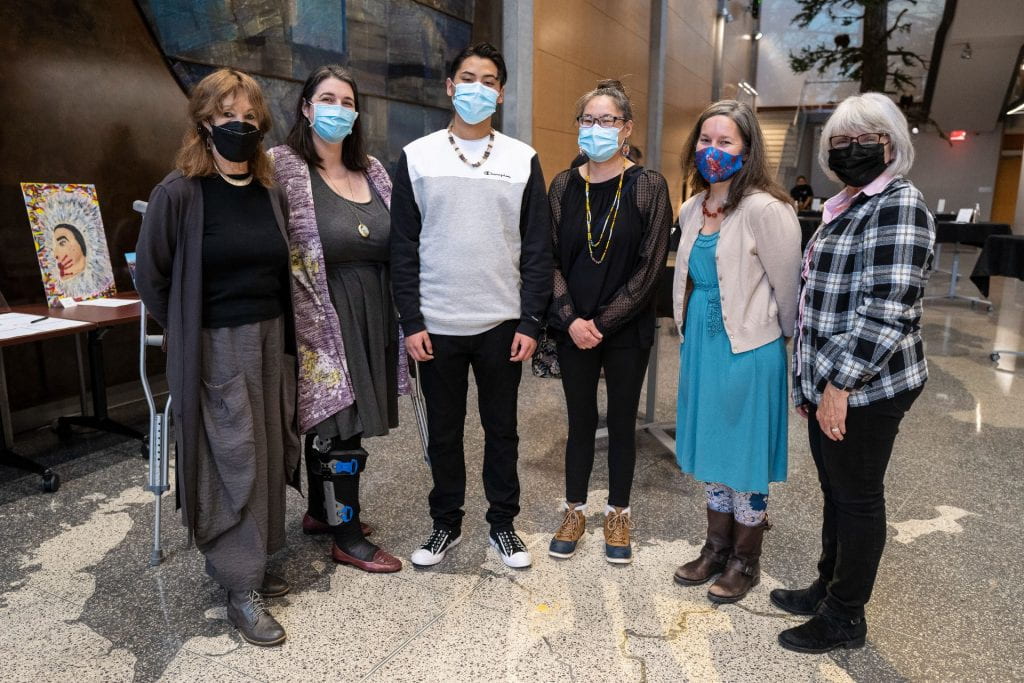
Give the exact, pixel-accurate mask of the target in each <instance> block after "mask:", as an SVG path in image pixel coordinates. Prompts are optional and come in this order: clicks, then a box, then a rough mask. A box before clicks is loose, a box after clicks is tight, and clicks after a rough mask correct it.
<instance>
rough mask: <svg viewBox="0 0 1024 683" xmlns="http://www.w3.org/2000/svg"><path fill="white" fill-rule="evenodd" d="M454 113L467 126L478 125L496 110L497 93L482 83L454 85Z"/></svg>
mask: <svg viewBox="0 0 1024 683" xmlns="http://www.w3.org/2000/svg"><path fill="white" fill-rule="evenodd" d="M452 104H453V105H455V112H456V113H457V114H458V115H459V118H461V119H462V120H463V121H465V122H466V123H468V124H469V125H471V126H472V125H475V124H477V123H480V122H481V121H483V120H484V119H486V118H487V117H488V116H491V115H492V114H494V112H495V110H496V109H497V108H498V91H497V90H495V89H494V88H488V87H487V86H486V85H484V84H483V83H456V84H455V96H454V97H452Z"/></svg>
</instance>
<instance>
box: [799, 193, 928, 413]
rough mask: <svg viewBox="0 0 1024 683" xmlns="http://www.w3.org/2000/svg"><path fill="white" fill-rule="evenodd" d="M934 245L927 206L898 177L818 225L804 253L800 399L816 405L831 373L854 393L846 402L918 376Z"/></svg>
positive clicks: (924, 372) (924, 374)
mask: <svg viewBox="0 0 1024 683" xmlns="http://www.w3.org/2000/svg"><path fill="white" fill-rule="evenodd" d="M934 246H935V223H934V221H933V219H932V215H931V213H930V212H929V211H928V209H927V207H926V206H925V203H924V199H923V198H922V196H921V193H920V192H919V191H918V190H917V188H915V187H914V186H913V185H912V184H911V183H910V182H909V181H907V180H905V179H903V178H896V179H895V180H893V181H892V182H891V183H889V185H887V186H886V187H885V188H884V189H883V190H881V191H880V192H878V193H877V194H875V195H867V194H859V195H857V196H856V197H854V198H853V200H852V201H851V202H850V205H849V206H848V207H847V208H846V210H845V211H843V212H842V213H841V214H840V215H839V216H837V217H836V218H835V219H833V220H832V222H830V223H826V224H823V225H822V226H821V227H819V228H818V230H817V232H815V233H814V236H813V237H811V240H810V242H809V243H808V245H807V248H806V250H805V252H804V258H805V263H806V265H807V268H806V269H805V277H804V282H803V289H802V290H801V292H800V297H801V316H800V318H799V319H798V320H797V329H796V330H795V333H796V335H797V342H796V343H795V344H794V345H793V349H794V351H793V355H794V358H793V372H794V375H795V376H794V379H793V401H794V403H795V404H796V405H801V404H804V403H807V402H810V403H813V404H815V405H817V404H818V403H819V402H820V401H821V392H822V391H823V390H824V389H825V385H826V383H829V382H831V383H832V384H833V385H834V386H835V387H837V388H839V389H845V390H848V391H850V392H851V393H850V398H849V405H851V406H865V405H869V404H871V403H875V402H877V401H880V400H883V399H887V398H892V397H893V396H895V395H896V394H899V393H902V392H904V391H908V390H910V389H914V388H916V387H919V386H921V385H922V384H924V382H925V380H926V379H928V364H927V362H926V361H925V358H924V345H923V342H922V340H921V312H922V308H921V297H922V296H923V295H924V288H925V284H926V283H927V281H928V275H929V271H930V269H931V263H932V256H933V250H934Z"/></svg>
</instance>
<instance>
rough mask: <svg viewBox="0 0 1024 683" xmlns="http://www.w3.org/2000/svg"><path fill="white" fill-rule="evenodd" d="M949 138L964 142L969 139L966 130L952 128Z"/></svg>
mask: <svg viewBox="0 0 1024 683" xmlns="http://www.w3.org/2000/svg"><path fill="white" fill-rule="evenodd" d="M949 139H950V140H952V141H953V142H963V141H964V140H966V139H967V131H966V130H951V131H949Z"/></svg>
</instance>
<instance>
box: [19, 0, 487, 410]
mask: <svg viewBox="0 0 1024 683" xmlns="http://www.w3.org/2000/svg"><path fill="white" fill-rule="evenodd" d="M501 5H502V3H501V2H500V0H137V1H135V2H133V1H132V0H7V1H6V2H3V3H0V106H2V109H0V111H2V112H3V121H2V125H0V158H2V159H3V164H2V166H0V216H2V218H3V220H2V222H0V291H2V292H3V293H4V294H5V295H6V296H7V299H8V300H9V302H10V303H11V304H12V305H15V304H20V303H41V302H43V301H44V297H43V288H42V284H41V281H40V275H39V268H38V265H37V262H36V258H35V251H34V249H33V246H32V239H31V235H30V232H29V227H28V221H27V219H26V217H25V209H24V204H23V202H22V198H21V192H20V188H19V186H18V183H19V182H22V181H34V182H75V183H92V184H95V185H96V190H97V193H98V194H99V201H100V210H101V213H102V216H103V223H104V227H105V229H106V234H107V242H108V245H109V247H110V254H111V260H112V262H113V265H114V272H115V277H116V280H117V286H118V289H119V290H122V291H123V290H129V289H131V285H130V280H129V277H128V274H127V269H126V267H125V264H124V253H125V252H127V251H133V250H134V244H135V241H136V239H137V237H138V229H139V223H140V220H139V217H138V215H137V214H135V213H134V212H133V211H132V209H131V204H132V201H133V200H135V199H145V198H147V197H148V196H149V192H150V190H151V188H152V187H153V185H155V184H156V183H157V182H159V180H160V178H162V177H163V176H164V175H165V174H166V173H167V172H168V171H169V170H170V168H171V165H172V163H173V157H174V153H175V151H176V150H177V147H178V143H179V141H180V139H181V134H182V132H183V131H184V129H185V122H186V117H185V106H186V97H185V95H184V93H183V90H182V88H185V89H186V90H187V89H188V88H189V87H190V86H191V85H192V84H194V83H195V82H197V81H198V80H199V79H200V78H202V77H203V76H205V75H206V74H207V73H209V72H210V71H212V70H213V69H215V68H217V67H219V66H234V67H237V68H241V69H244V70H246V71H249V72H250V73H252V74H253V75H254V76H255V77H256V78H257V80H259V82H260V83H261V84H262V86H263V87H264V89H265V91H266V93H267V95H268V97H269V99H270V102H271V107H272V110H273V113H274V118H275V126H274V128H275V129H274V131H272V133H271V136H270V140H269V142H270V143H271V144H273V143H275V142H278V141H280V140H281V139H282V138H283V137H284V135H285V134H286V133H287V130H288V129H289V127H290V126H291V124H292V112H293V109H294V105H295V100H296V98H297V97H298V91H299V87H300V86H301V83H302V81H303V80H304V79H305V77H306V75H307V73H308V72H309V71H310V70H311V69H312V68H314V67H316V66H319V65H320V64H324V63H327V62H340V63H342V64H345V65H348V66H349V67H350V68H351V69H352V70H353V72H354V74H355V76H356V79H357V81H358V83H359V85H360V90H361V93H362V94H363V102H362V107H361V109H362V112H361V116H362V117H363V118H362V120H363V121H366V122H367V123H368V124H369V127H368V146H369V151H370V153H371V154H374V155H375V156H377V157H379V158H380V159H381V160H382V161H384V162H385V164H386V165H388V166H391V165H392V164H393V163H394V162H395V161H397V159H398V156H399V154H400V152H401V148H402V147H403V146H404V145H405V144H406V143H408V142H409V141H411V140H413V139H415V138H417V137H419V136H421V135H423V134H425V133H427V132H429V131H432V130H436V129H437V128H440V127H442V126H444V125H446V124H447V122H448V120H449V117H450V102H449V101H448V99H447V97H446V95H445V92H444V77H445V72H446V68H447V65H448V62H449V61H450V60H451V58H452V57H453V56H454V54H455V53H456V52H457V51H458V50H459V49H461V48H462V46H464V45H465V44H466V43H468V42H469V41H470V40H481V39H484V40H491V42H494V43H495V44H498V45H499V47H500V35H501ZM136 339H137V335H136V332H135V330H134V329H125V328H121V329H115V330H113V331H111V332H110V333H109V334H108V336H107V339H106V344H105V350H106V357H107V378H108V382H109V383H110V384H116V383H120V382H126V381H131V380H133V379H135V378H136V377H137V370H136V353H137V351H136V346H135V344H136ZM5 356H6V361H7V362H6V367H7V371H8V378H9V380H10V388H11V391H10V394H11V404H12V408H13V409H14V410H19V409H23V408H26V407H29V406H33V405H38V404H41V403H44V402H47V401H52V400H56V399H59V398H64V397H68V396H71V395H73V394H74V393H75V392H76V387H77V384H76V376H75V370H74V346H73V343H72V342H71V340H70V339H64V340H56V341H51V342H45V343H41V344H32V345H26V346H20V347H14V348H9V349H7V350H6V351H5ZM152 360H153V365H152V366H151V368H152V369H157V368H158V367H159V366H160V364H161V362H162V358H160V357H159V354H157V355H156V357H154V358H153V359H152Z"/></svg>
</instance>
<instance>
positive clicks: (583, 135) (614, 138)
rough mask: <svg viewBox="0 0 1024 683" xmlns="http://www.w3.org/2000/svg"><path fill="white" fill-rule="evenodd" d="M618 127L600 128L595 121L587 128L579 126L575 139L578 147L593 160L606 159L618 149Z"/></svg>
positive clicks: (619, 146) (619, 145)
mask: <svg viewBox="0 0 1024 683" xmlns="http://www.w3.org/2000/svg"><path fill="white" fill-rule="evenodd" d="M619 130H620V129H618V128H614V127H613V128H602V127H601V126H599V125H597V124H596V123H595V124H594V125H593V126H590V127H589V128H580V135H579V138H578V140H577V142H578V143H579V146H580V149H581V150H583V153H584V154H586V155H587V156H588V157H589V158H590V159H592V160H593V161H608V160H609V159H611V158H612V157H613V156H615V153H616V152H618V151H619V149H620V148H621V147H622V145H621V144H620V143H619Z"/></svg>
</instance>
